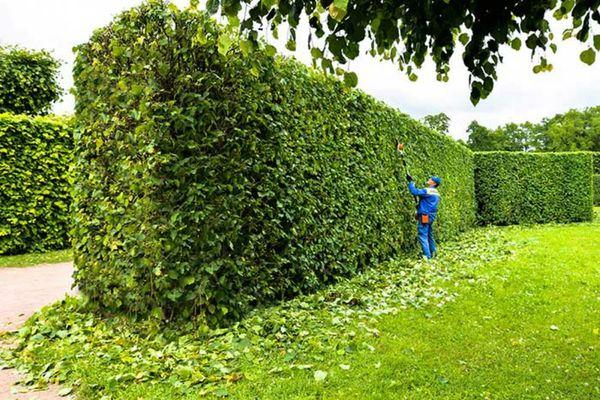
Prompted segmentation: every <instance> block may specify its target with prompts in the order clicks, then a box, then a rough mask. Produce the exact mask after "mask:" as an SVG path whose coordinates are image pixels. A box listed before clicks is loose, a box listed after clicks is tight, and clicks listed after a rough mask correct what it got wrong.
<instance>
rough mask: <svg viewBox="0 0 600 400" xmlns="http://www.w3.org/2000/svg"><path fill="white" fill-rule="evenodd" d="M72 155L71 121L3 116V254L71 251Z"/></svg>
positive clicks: (0, 147) (0, 230)
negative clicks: (69, 179) (69, 232)
mask: <svg viewBox="0 0 600 400" xmlns="http://www.w3.org/2000/svg"><path fill="white" fill-rule="evenodd" d="M72 152H73V138H72V130H71V128H70V126H69V122H68V121H67V120H65V119H61V118H57V117H27V116H24V115H12V114H0V172H1V173H0V188H2V190H0V254H20V253H26V252H41V251H48V250H56V249H64V248H66V247H68V246H69V238H68V231H69V222H70V221H69V205H70V203H71V186H70V183H69V181H68V170H69V164H70V162H71V159H72Z"/></svg>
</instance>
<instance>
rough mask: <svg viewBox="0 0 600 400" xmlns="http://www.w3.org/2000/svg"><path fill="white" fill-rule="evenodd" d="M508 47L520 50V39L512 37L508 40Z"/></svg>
mask: <svg viewBox="0 0 600 400" xmlns="http://www.w3.org/2000/svg"><path fill="white" fill-rule="evenodd" d="M510 47H512V48H513V49H515V50H517V51H518V50H520V49H521V39H519V38H514V39H513V40H512V41H511V42H510Z"/></svg>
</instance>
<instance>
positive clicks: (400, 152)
mask: <svg viewBox="0 0 600 400" xmlns="http://www.w3.org/2000/svg"><path fill="white" fill-rule="evenodd" d="M396 150H397V151H398V155H399V156H400V160H402V165H404V172H405V173H406V175H410V174H409V173H408V166H407V165H406V155H405V154H404V143H400V142H398V144H397V145H396ZM413 199H415V205H418V204H419V200H418V199H417V196H413Z"/></svg>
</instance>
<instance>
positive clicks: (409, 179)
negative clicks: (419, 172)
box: [406, 174, 413, 182]
mask: <svg viewBox="0 0 600 400" xmlns="http://www.w3.org/2000/svg"><path fill="white" fill-rule="evenodd" d="M406 180H407V181H409V182H412V181H413V177H412V176H410V174H406Z"/></svg>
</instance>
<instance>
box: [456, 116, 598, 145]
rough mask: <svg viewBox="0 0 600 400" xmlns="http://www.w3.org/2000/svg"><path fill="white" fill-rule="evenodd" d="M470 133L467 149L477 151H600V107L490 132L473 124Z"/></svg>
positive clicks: (468, 130) (477, 124)
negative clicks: (537, 122)
mask: <svg viewBox="0 0 600 400" xmlns="http://www.w3.org/2000/svg"><path fill="white" fill-rule="evenodd" d="M467 133H468V134H469V140H468V142H467V143H468V146H469V147H470V148H471V149H472V150H475V151H490V150H507V151H600V106H598V107H591V108H587V109H584V110H570V111H568V112H566V113H564V114H557V115H555V116H554V117H552V118H545V119H543V120H542V122H541V123H539V124H534V123H531V122H525V123H521V124H516V123H509V124H506V125H503V126H500V127H498V128H496V129H489V128H486V127H485V126H482V125H480V124H479V123H478V122H477V121H473V122H471V124H470V125H469V127H468V129H467Z"/></svg>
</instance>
